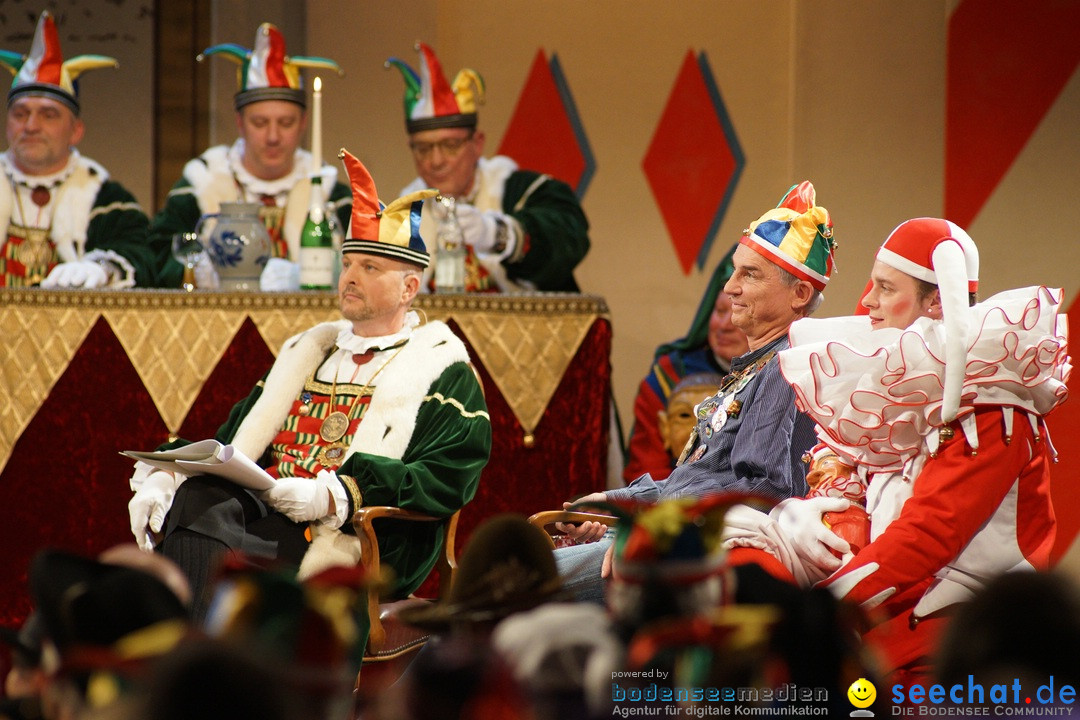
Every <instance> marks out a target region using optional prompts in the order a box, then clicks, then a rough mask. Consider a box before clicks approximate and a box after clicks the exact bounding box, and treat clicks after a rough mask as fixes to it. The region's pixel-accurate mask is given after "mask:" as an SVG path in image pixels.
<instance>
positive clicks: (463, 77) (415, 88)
mask: <svg viewBox="0 0 1080 720" xmlns="http://www.w3.org/2000/svg"><path fill="white" fill-rule="evenodd" d="M416 50H417V51H418V52H419V53H420V72H419V73H417V72H416V71H415V70H413V69H412V68H411V67H409V66H408V65H407V64H406V63H405V62H403V61H402V60H399V59H398V58H393V57H392V58H390V59H389V60H387V61H386V63H385V65H386V67H387V68H389V67H391V66H394V67H396V68H397V69H398V70H400V71H401V76H402V78H404V80H405V129H406V130H407V131H408V132H409V133H414V132H420V131H422V130H438V129H440V128H458V127H461V128H469V129H470V130H472V129H474V128H475V127H476V120H477V116H476V108H477V106H478V105H482V104H483V102H484V79H483V78H481V77H480V75H479V73H477V72H476V71H475V70H470V69H469V68H464V69H462V70H460V71H458V74H457V75H456V76H454V82H453V84H450V83H448V82H447V81H446V75H444V74H443V70H442V66H441V65H440V64H439V59H438V58H437V57H435V52H434V51H433V50H432V49H431V48H430V47H428V46H427V45H425V44H424V43H417V45H416Z"/></svg>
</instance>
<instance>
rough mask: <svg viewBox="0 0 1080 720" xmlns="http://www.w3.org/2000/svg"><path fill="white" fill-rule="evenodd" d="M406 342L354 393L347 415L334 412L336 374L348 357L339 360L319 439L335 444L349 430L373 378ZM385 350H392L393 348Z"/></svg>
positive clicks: (337, 411) (397, 353) (399, 351)
mask: <svg viewBox="0 0 1080 720" xmlns="http://www.w3.org/2000/svg"><path fill="white" fill-rule="evenodd" d="M408 342H409V341H408V340H405V341H403V342H402V343H401V344H400V345H398V346H397V351H396V352H395V353H394V354H393V355H391V356H390V357H389V358H387V360H386V362H384V363H383V364H382V365H380V366H379V369H378V370H376V371H375V372H374V373H373V374H372V375H371V377H370V378H368V380H367V382H366V383H364V385H363V386H362V387H361V388H360V391H359V392H357V393H356V397H354V398H353V401H352V404H351V405H350V406H349V412H348V414H346V413H343V412H341V411H340V410H334V400H335V399H336V398H337V376H338V373H339V372H340V371H341V363H343V362H345V358H346V357H349V355H348V354H346V355H345V356H343V357H342V358H341V362H339V363H338V372H335V373H334V381H333V384H331V386H330V410H331V412H330V414H329V415H327V416H326V418H325V419H324V420H323V421H322V425H320V426H319V437H321V438H322V439H323V440H325V441H326V442H328V443H336V442H337V441H338V440H340V439H341V438H343V437H344V436H345V432H346V431H347V430H348V429H349V418H350V417H351V416H352V414H353V411H354V410H355V409H356V403H357V402H358V401H359V400H360V398H361V397H362V396H363V395H365V394H366V393H367V392H368V391H369V390H371V386H372V384H373V383H374V382H375V378H377V377H378V376H379V373H381V372H382V371H383V370H385V369H386V366H387V365H389V364H390V363H391V362H393V360H394V358H396V357H397V356H398V355H399V354H400V353H401V351H402V350H404V349H405V345H406V343H408ZM387 349H388V350H390V349H393V346H391V347H390V348H387ZM359 369H360V368H359V367H358V368H357V370H358V371H359ZM354 377H355V375H354Z"/></svg>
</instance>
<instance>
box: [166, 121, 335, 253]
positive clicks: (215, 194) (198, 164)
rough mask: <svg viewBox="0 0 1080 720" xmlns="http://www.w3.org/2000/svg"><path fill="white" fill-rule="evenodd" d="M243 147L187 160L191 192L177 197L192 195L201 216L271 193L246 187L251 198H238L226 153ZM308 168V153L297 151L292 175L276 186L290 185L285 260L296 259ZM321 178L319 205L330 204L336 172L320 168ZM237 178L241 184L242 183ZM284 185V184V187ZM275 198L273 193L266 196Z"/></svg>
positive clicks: (237, 145) (308, 182) (284, 224)
mask: <svg viewBox="0 0 1080 720" xmlns="http://www.w3.org/2000/svg"><path fill="white" fill-rule="evenodd" d="M242 147H243V143H242V141H240V140H237V141H236V143H234V144H233V145H232V146H228V145H216V146H214V147H212V148H209V149H207V150H206V152H204V153H203V154H202V155H201V156H200V157H198V158H195V159H193V160H189V161H188V162H187V164H186V165H184V179H185V180H187V181H188V183H189V184H190V185H191V189H190V190H187V189H186V188H185V189H181V190H178V191H176V192H177V194H183V193H185V192H187V193H189V194H193V195H194V196H195V200H196V202H198V204H199V211H200V212H201V213H203V214H204V215H205V214H207V213H216V212H218V211H219V210H221V203H223V202H237V201H249V202H254V201H256V200H257V198H256V197H255V196H256V195H258V194H259V193H260V191H261V190H273V189H274V188H273V186H272V185H268V186H267V187H266V188H259V187H248V186H245V189H246V190H247V191H248V194H251V197H245V196H242V195H241V191H240V190H239V189H238V188H237V187H236V181H235V180H234V178H233V167H232V164H231V160H230V153H234V154H235V152H237V149H238V148H242ZM310 165H311V153H309V152H308V151H306V150H300V149H298V150H297V151H296V158H295V160H294V163H293V172H292V173H291V174H290V175H289V176H287V177H286V178H282V180H281V181H277V182H278V184H281V183H286V181H289V182H290V183H291V189H290V190H289V195H288V199H287V200H286V202H285V219H284V220H283V221H282V227H281V233H282V237H284V238H285V242H286V243H287V244H288V246H289V257H290V258H298V257H300V232H301V231H302V230H303V229H304V220H305V219H306V218H307V212H308V204H309V203H308V200H309V198H310V196H311V179H310V178H309V177H308V175H307V173H306V172H304V170H303V169H304V168H307V167H310ZM320 174H321V176H322V192H323V202H324V203H325V202H328V201H329V200H330V193H331V192H333V190H334V185H335V184H337V178H338V171H337V168H335V167H334V166H333V165H323V166H322V169H321V171H320ZM243 179H244V178H243V177H241V182H243ZM286 184H288V183H286ZM269 194H276V193H272V192H271V193H269Z"/></svg>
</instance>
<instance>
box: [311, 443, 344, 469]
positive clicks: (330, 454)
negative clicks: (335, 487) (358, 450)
mask: <svg viewBox="0 0 1080 720" xmlns="http://www.w3.org/2000/svg"><path fill="white" fill-rule="evenodd" d="M347 450H348V448H347V447H346V446H345V443H340V442H335V443H331V444H330V445H324V446H323V447H322V448H320V449H319V453H318V454H317V455H316V456H315V461H316V462H317V463H319V464H320V465H322V466H323V467H324V468H326V469H327V470H336V469H337V467H338V466H339V465H341V463H342V462H344V460H345V452H346V451H347Z"/></svg>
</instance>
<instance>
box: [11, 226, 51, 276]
mask: <svg viewBox="0 0 1080 720" xmlns="http://www.w3.org/2000/svg"><path fill="white" fill-rule="evenodd" d="M52 253H53V248H52V244H51V243H50V242H49V231H48V230H47V229H45V228H26V239H25V241H24V242H23V243H22V244H20V245H18V246H16V248H15V259H16V260H17V261H19V262H21V263H22V264H23V265H25V266H26V267H28V268H36V267H39V266H41V265H46V264H47V263H48V262H49V260H51V259H52Z"/></svg>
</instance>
